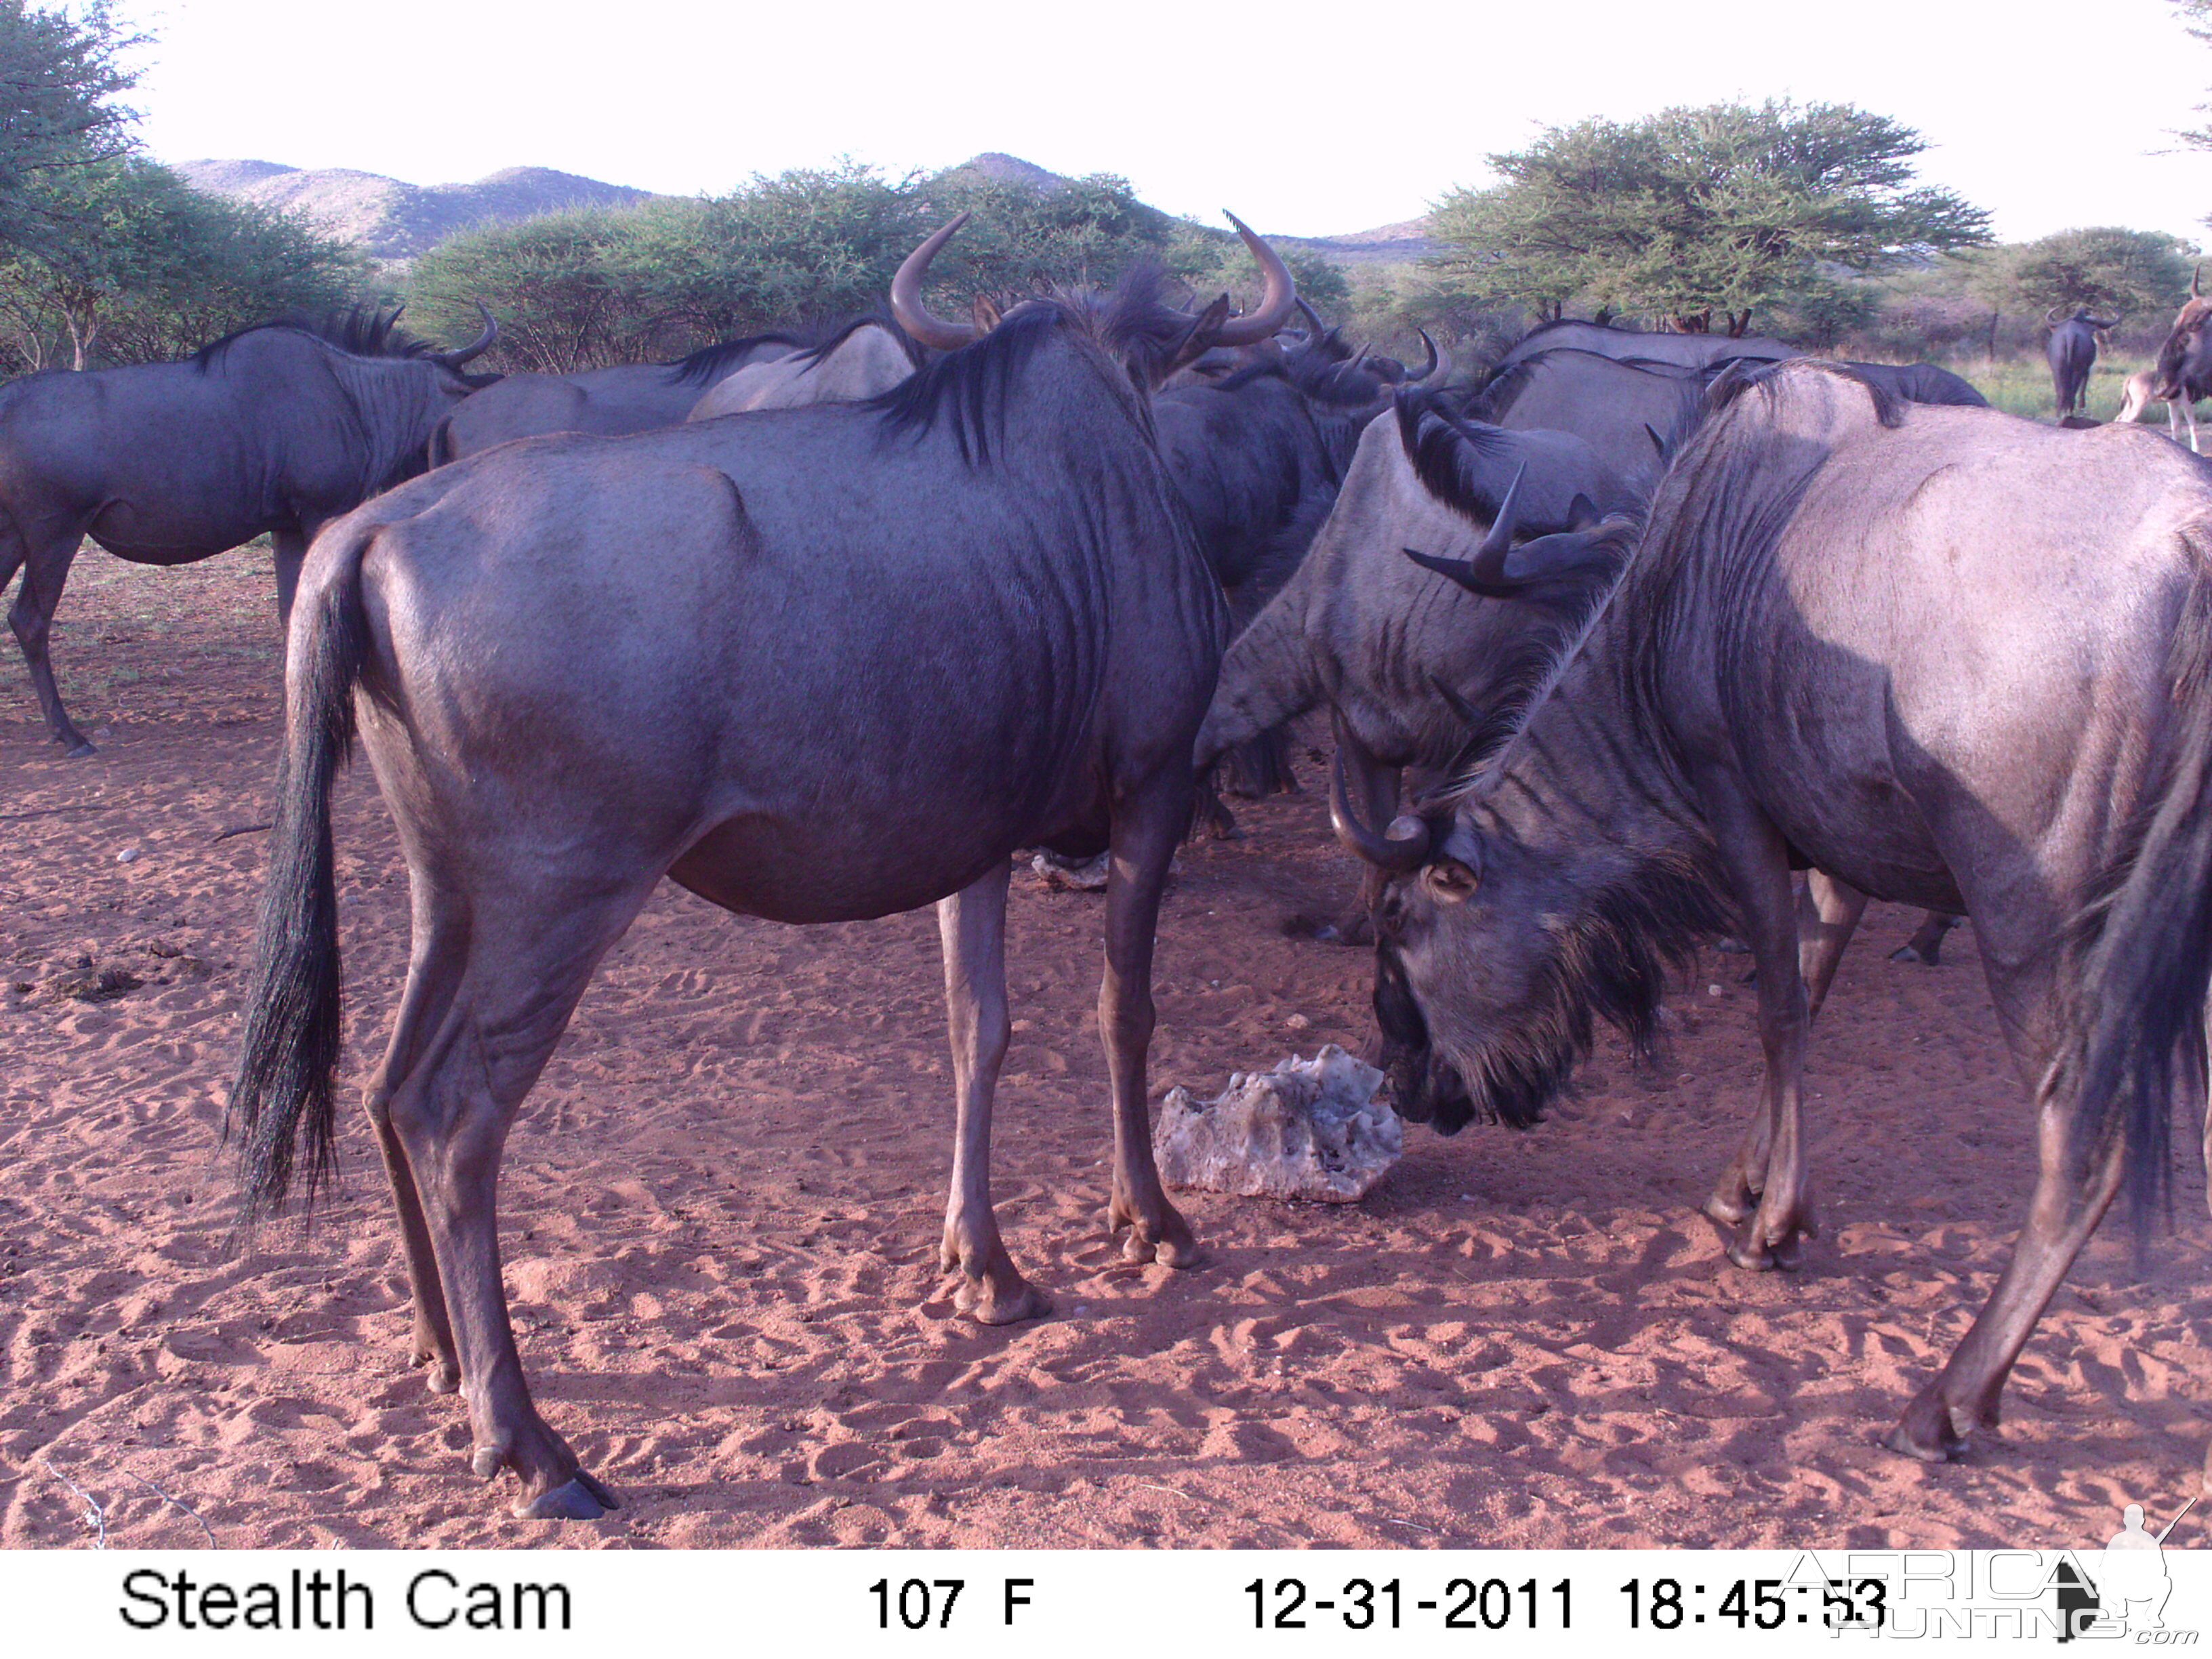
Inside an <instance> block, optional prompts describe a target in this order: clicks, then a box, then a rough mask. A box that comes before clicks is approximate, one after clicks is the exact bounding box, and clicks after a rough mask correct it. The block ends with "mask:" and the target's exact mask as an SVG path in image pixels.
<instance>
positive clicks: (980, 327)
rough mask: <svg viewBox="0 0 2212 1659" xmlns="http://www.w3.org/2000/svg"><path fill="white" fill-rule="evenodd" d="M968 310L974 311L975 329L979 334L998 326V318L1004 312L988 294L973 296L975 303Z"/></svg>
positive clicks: (986, 332)
mask: <svg viewBox="0 0 2212 1659" xmlns="http://www.w3.org/2000/svg"><path fill="white" fill-rule="evenodd" d="M969 310H970V311H971V312H972V313H974V316H975V331H976V332H977V333H979V334H988V333H989V332H990V331H992V330H993V329H994V328H996V327H998V325H999V319H1000V317H1001V316H1002V315H1003V314H1004V313H1001V312H1000V309H999V307H998V306H997V304H996V303H995V302H994V301H992V299H991V298H990V297H989V296H988V295H982V294H979V295H976V296H975V304H974V305H973V306H971V307H969Z"/></svg>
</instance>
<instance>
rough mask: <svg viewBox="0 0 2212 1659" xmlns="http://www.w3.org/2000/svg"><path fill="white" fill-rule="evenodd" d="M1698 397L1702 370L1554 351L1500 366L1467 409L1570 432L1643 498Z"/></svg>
mask: <svg viewBox="0 0 2212 1659" xmlns="http://www.w3.org/2000/svg"><path fill="white" fill-rule="evenodd" d="M1631 338H1638V336H1631ZM1652 338H1654V339H1677V338H1691V336H1686V335H1680V336H1678V335H1654V336H1652ZM1704 397H1705V371H1704V370H1703V369H1702V368H1693V367H1686V366H1677V365H1674V364H1672V363H1663V362H1655V361H1649V360H1644V361H1637V362H1629V361H1626V360H1623V359H1620V358H1615V357H1608V356H1602V355H1601V354H1599V353H1596V352H1590V351H1584V350H1583V349H1580V348H1579V347H1571V346H1561V347H1558V348H1555V349H1552V350H1548V351H1540V352H1536V353H1534V354H1533V355H1531V356H1525V357H1518V358H1515V359H1513V360H1512V361H1510V362H1505V363H1502V364H1500V365H1499V366H1498V368H1496V369H1494V370H1493V371H1492V373H1491V375H1490V377H1489V378H1488V379H1487V380H1485V381H1484V382H1483V383H1482V385H1481V386H1480V387H1479V388H1478V389H1477V390H1476V392H1475V393H1474V396H1473V397H1472V398H1470V399H1469V400H1468V413H1469V414H1471V415H1474V416H1477V417H1479V418H1480V419H1481V420H1484V421H1489V422H1496V423H1497V424H1498V425H1499V426H1502V427H1508V428H1513V429H1516V430H1520V431H1544V432H1565V433H1570V434H1571V435H1574V436H1576V437H1577V438H1580V439H1582V440H1583V441H1584V442H1585V443H1587V444H1589V447H1591V448H1592V449H1593V450H1595V452H1596V453H1597V458H1598V459H1599V460H1600V461H1601V462H1602V463H1603V464H1604V465H1606V467H1607V469H1609V470H1610V471H1612V472H1613V475H1614V476H1615V477H1620V478H1623V479H1626V480H1627V481H1629V482H1630V483H1632V484H1635V485H1636V486H1638V488H1639V489H1642V490H1644V492H1645V493H1647V494H1648V493H1649V491H1650V488H1651V486H1652V485H1653V484H1655V483H1657V481H1658V477H1659V474H1660V472H1661V471H1662V469H1663V467H1664V465H1665V460H1666V456H1667V454H1668V453H1670V452H1671V450H1672V448H1673V447H1674V445H1675V444H1676V443H1678V442H1679V441H1680V440H1681V438H1682V437H1683V436H1684V435H1686V434H1687V433H1688V431H1689V430H1690V428H1692V427H1693V426H1695V425H1696V424H1697V422H1698V416H1699V406H1700V404H1701V401H1702V399H1703V398H1704Z"/></svg>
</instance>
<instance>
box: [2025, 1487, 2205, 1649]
mask: <svg viewBox="0 0 2212 1659" xmlns="http://www.w3.org/2000/svg"><path fill="white" fill-rule="evenodd" d="M2196 1507H2197V1500H2196V1499H2195V1498H2191V1499H2190V1500H2189V1501H2188V1502H2187V1503H2186V1504H2183V1505H2182V1506H2181V1510H2180V1512H2179V1514H2177V1515H2176V1516H2174V1517H2173V1519H2172V1520H2171V1521H2169V1522H2166V1527H2165V1528H2164V1530H2163V1531H2160V1533H2158V1534H2156V1535H2155V1536H2154V1535H2153V1534H2151V1532H2150V1531H2149V1530H2148V1528H2145V1527H2144V1525H2143V1511H2142V1504H2129V1505H2128V1506H2127V1508H2126V1509H2125V1510H2122V1511H2121V1513H2120V1521H2121V1526H2120V1529H2119V1531H2118V1532H2116V1533H2114V1534H2112V1541H2111V1542H2110V1543H2108V1544H2106V1546H2105V1553H2104V1554H2103V1556H2102V1557H2101V1558H2100V1559H2099V1561H2098V1564H2097V1571H2096V1576H2095V1577H2093V1578H2092V1577H2089V1576H2088V1575H2087V1572H2086V1571H2082V1570H2079V1569H2077V1567H2076V1566H2075V1563H2074V1562H2073V1561H2072V1560H2071V1559H2070V1558H2069V1559H2063V1560H2061V1561H2060V1563H2059V1564H2058V1567H2057V1571H2055V1572H2053V1573H2052V1575H2051V1582H2052V1583H2054V1584H2055V1585H2056V1586H2057V1591H2058V1616H2059V1623H2060V1626H2061V1629H2060V1631H2059V1633H2058V1639H2059V1640H2060V1641H2062V1642H2071V1641H2073V1640H2074V1639H2075V1638H2076V1637H2087V1638H2092V1639H2094V1638H2098V1637H2109V1636H2117V1635H2120V1634H2123V1633H2126V1634H2132V1635H2134V1636H2136V1639H2137V1640H2139V1641H2140V1640H2142V1638H2145V1637H2148V1636H2151V1635H2152V1633H2153V1632H2163V1631H2165V1629H2166V1620H2165V1617H2164V1615H2165V1613H2166V1597H2168V1596H2169V1595H2172V1594H2173V1581H2172V1577H2170V1576H2169V1575H2168V1573H2167V1571H2166V1551H2165V1549H2164V1545H2165V1543H2166V1540H2167V1538H2169V1537H2170V1536H2172V1533H2173V1529H2174V1528H2176V1527H2178V1526H2179V1525H2180V1524H2181V1517H2182V1516H2185V1515H2186V1514H2188V1513H2189V1511H2190V1510H2193V1509H2195V1508H2196ZM2194 1635H2195V1632H2190V1637H2191V1639H2193V1638H2194Z"/></svg>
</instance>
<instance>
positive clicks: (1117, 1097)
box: [1098, 775, 1206, 1267]
mask: <svg viewBox="0 0 2212 1659" xmlns="http://www.w3.org/2000/svg"><path fill="white" fill-rule="evenodd" d="M1188 803H1189V794H1188V782H1187V781H1183V780H1181V779H1177V778H1176V777H1174V776H1172V775H1161V776H1157V777H1155V778H1154V779H1153V780H1152V782H1151V784H1150V785H1149V786H1148V787H1147V788H1146V791H1145V793H1143V794H1141V795H1139V796H1136V797H1134V798H1132V799H1128V800H1126V801H1124V802H1123V803H1121V805H1120V806H1119V807H1118V808H1117V810H1116V811H1115V818H1114V829H1113V837H1114V838H1113V854H1114V856H1113V863H1112V867H1111V872H1110V873H1109V876H1108V878H1107V881H1106V976H1105V978H1104V980H1103V981H1101V983H1100V985H1099V987H1098V1030H1099V1033H1100V1035H1101V1036H1103V1038H1104V1040H1105V1044H1106V1072H1107V1075H1108V1077H1109V1079H1111V1083H1112V1086H1113V1091H1114V1191H1113V1195H1112V1197H1111V1198H1110V1199H1109V1200H1108V1203H1107V1208H1106V1222H1107V1225H1108V1227H1109V1229H1111V1230H1113V1231H1120V1230H1121V1228H1123V1227H1127V1228H1128V1230H1129V1237H1127V1240H1125V1241H1124V1242H1123V1243H1122V1246H1121V1254H1122V1255H1123V1256H1124V1257H1126V1258H1127V1260H1129V1261H1164V1262H1166V1263H1167V1265H1168V1266H1169V1267H1197V1266H1199V1265H1200V1264H1201V1263H1202V1262H1203V1261H1205V1260H1206V1255H1205V1253H1204V1252H1203V1251H1202V1250H1200V1249H1199V1247H1198V1238H1197V1236H1196V1235H1195V1234H1194V1233H1193V1232H1192V1231H1191V1230H1190V1224H1189V1223H1188V1222H1187V1221H1185V1220H1184V1219H1183V1218H1182V1212H1179V1211H1178V1210H1177V1209H1176V1207H1175V1206H1174V1205H1172V1204H1170V1203H1169V1202H1168V1195H1167V1189H1166V1188H1164V1187H1163V1186H1161V1184H1160V1172H1159V1169H1158V1165H1156V1164H1154V1163H1153V1161H1152V1113H1151V1110H1150V1106H1149V1096H1150V1093H1151V1085H1150V1082H1149V1080H1148V1077H1147V1073H1146V1057H1147V1055H1148V1054H1149V1053H1150V1051H1151V1048H1152V1018H1153V1015H1152V946H1153V939H1154V935H1155V933H1157V931H1158V927H1159V919H1160V895H1161V893H1162V892H1163V891H1164V889H1165V888H1166V886H1167V875H1168V860H1170V858H1171V857H1172V856H1173V854H1174V853H1175V842H1176V831H1177V829H1179V828H1180V826H1181V824H1182V817H1183V815H1184V814H1185V813H1186V812H1188V811H1189V805H1188Z"/></svg>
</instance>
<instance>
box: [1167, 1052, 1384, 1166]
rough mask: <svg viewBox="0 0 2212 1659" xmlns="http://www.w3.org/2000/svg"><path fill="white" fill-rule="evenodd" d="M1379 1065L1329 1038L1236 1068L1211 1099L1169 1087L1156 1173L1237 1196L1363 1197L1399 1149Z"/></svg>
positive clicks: (1186, 1090)
mask: <svg viewBox="0 0 2212 1659" xmlns="http://www.w3.org/2000/svg"><path fill="white" fill-rule="evenodd" d="M1382 1083H1383V1073H1380V1072H1378V1071H1377V1070H1376V1069H1375V1067H1373V1066H1370V1065H1368V1064H1367V1063H1366V1062H1365V1061H1364V1060H1355V1059H1354V1058H1353V1057H1352V1055H1350V1054H1346V1053H1345V1051H1344V1050H1343V1049H1341V1048H1338V1047H1337V1046H1336V1044H1334V1042H1331V1043H1326V1044H1324V1045H1322V1050H1321V1052H1320V1053H1319V1054H1316V1055H1315V1056H1314V1057H1313V1058H1312V1059H1311V1060H1300V1059H1299V1058H1298V1057H1297V1055H1295V1054H1293V1055H1291V1058H1290V1059H1288V1060H1285V1061H1284V1062H1283V1063H1282V1064H1281V1065H1279V1066H1276V1067H1275V1069H1274V1070H1273V1071H1272V1072H1237V1073H1231V1076H1230V1079H1229V1087H1228V1088H1227V1089H1225V1091H1222V1093H1221V1094H1220V1095H1218V1097H1215V1098H1214V1099H1212V1100H1200V1099H1198V1098H1196V1097H1194V1096H1193V1095H1192V1094H1191V1092H1190V1091H1189V1090H1188V1089H1182V1088H1176V1089H1170V1090H1169V1091H1168V1097H1167V1098H1166V1100H1164V1101H1163V1102H1162V1103H1161V1105H1160V1112H1159V1120H1158V1123H1157V1124H1156V1125H1155V1126H1154V1127H1153V1130H1152V1148H1153V1151H1154V1152H1155V1153H1156V1154H1157V1155H1158V1159H1159V1166H1160V1178H1161V1179H1162V1180H1164V1181H1165V1182H1167V1183H1168V1185H1170V1187H1200V1188H1206V1190H1207V1191H1209V1192H1217V1193H1230V1194H1235V1195H1236V1196H1237V1197H1239V1198H1310V1199H1319V1200H1322V1202H1323V1203H1328V1204H1350V1203H1353V1202H1356V1201H1357V1200H1360V1199H1363V1198H1364V1197H1366V1196H1367V1194H1369V1193H1370V1192H1371V1191H1372V1190H1373V1189H1374V1187H1375V1183H1376V1182H1378V1181H1380V1180H1382V1179H1383V1175H1384V1174H1385V1173H1386V1172H1387V1171H1388V1170H1389V1168H1390V1166H1391V1165H1392V1164H1395V1163H1396V1162H1397V1161H1398V1159H1399V1158H1401V1156H1403V1155H1404V1152H1405V1150H1406V1143H1405V1135H1404V1133H1403V1130H1402V1129H1401V1126H1400V1124H1399V1121H1398V1115H1397V1113H1395V1112H1394V1111H1392V1110H1391V1109H1390V1107H1389V1103H1387V1102H1384V1101H1381V1100H1378V1099H1376V1097H1375V1091H1376V1089H1378V1088H1379V1087H1381V1085H1382Z"/></svg>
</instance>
